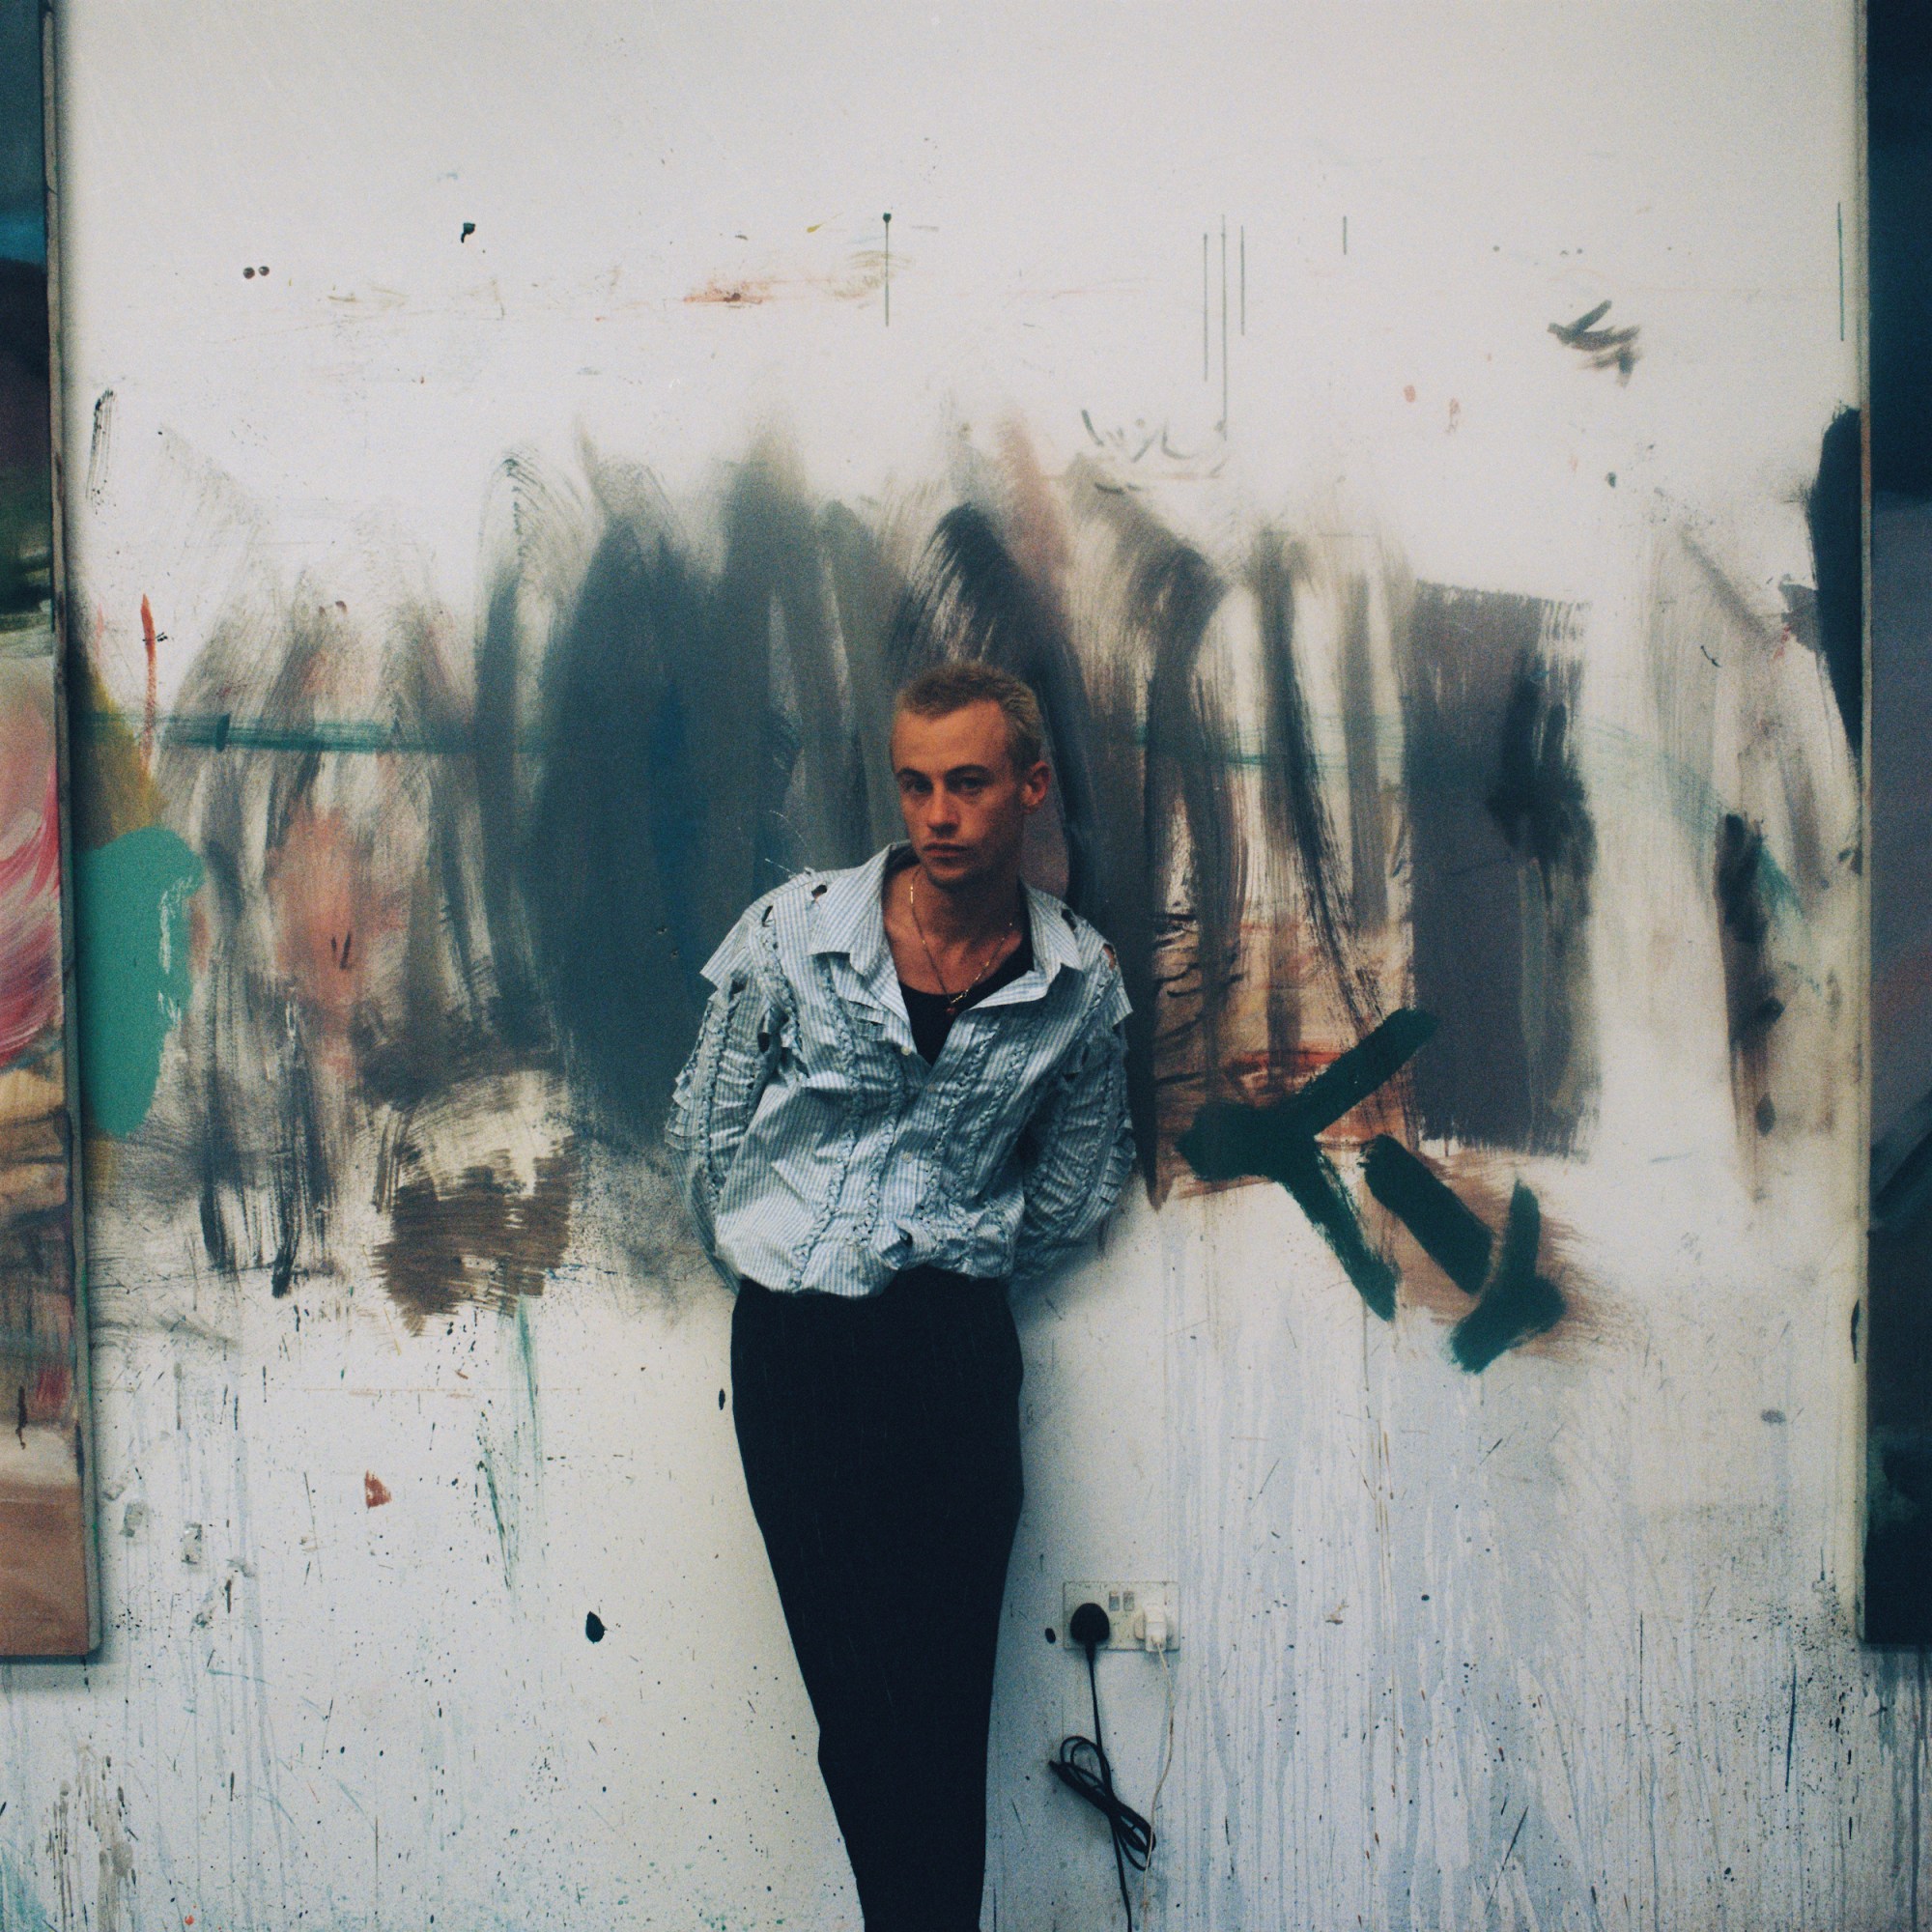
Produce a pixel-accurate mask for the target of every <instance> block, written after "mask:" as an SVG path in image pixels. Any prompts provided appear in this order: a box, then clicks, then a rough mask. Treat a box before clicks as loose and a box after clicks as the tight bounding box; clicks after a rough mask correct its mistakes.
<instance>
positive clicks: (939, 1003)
mask: <svg viewBox="0 0 1932 1932" xmlns="http://www.w3.org/2000/svg"><path fill="white" fill-rule="evenodd" d="M1032 970H1033V934H1032V933H1031V932H1030V931H1028V930H1027V929H1026V928H1025V927H1024V926H1022V927H1021V928H1020V943H1019V944H1018V945H1017V946H1015V947H1014V948H1013V950H1012V952H1010V953H1009V954H1008V956H1007V957H1006V958H1005V959H1003V960H1001V962H1000V963H999V965H998V966H996V967H995V968H994V969H993V970H992V972H990V973H988V974H987V975H986V977H985V978H984V979H983V980H980V983H979V984H978V985H977V986H975V987H974V988H973V990H972V991H971V992H970V993H968V994H967V995H966V997H965V998H964V999H963V1000H961V1001H960V1002H959V1005H958V1006H957V1007H956V1008H953V1007H952V1005H951V1002H950V998H949V996H948V995H947V994H945V993H922V992H921V991H920V990H919V988H918V987H917V986H908V985H907V984H906V982H905V981H904V980H900V981H899V991H900V993H901V994H903V995H904V998H905V1004H906V1018H907V1019H909V1020H910V1021H911V1022H912V1042H913V1044H914V1045H915V1046H916V1047H918V1048H919V1051H920V1057H921V1058H922V1059H923V1061H924V1062H925V1064H926V1065H928V1066H930V1065H932V1063H933V1062H934V1061H935V1060H937V1059H938V1058H939V1050H940V1048H941V1047H943V1046H944V1045H945V1044H946V1036H947V1035H948V1034H950V1033H951V1032H952V1022H953V1021H954V1020H955V1019H956V1018H957V1017H958V1016H959V1014H960V1013H963V1012H964V1011H965V1010H966V1009H967V1008H968V1007H977V1006H978V1005H979V1004H980V1001H981V1000H983V999H984V998H985V997H986V995H987V994H988V993H997V992H998V991H999V990H1000V988H1001V987H1002V986H1009V985H1011V984H1012V982H1013V981H1014V980H1017V979H1018V978H1019V977H1020V975H1021V974H1022V973H1029V972H1031V971H1032Z"/></svg>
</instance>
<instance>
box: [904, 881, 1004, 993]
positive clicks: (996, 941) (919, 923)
mask: <svg viewBox="0 0 1932 1932" xmlns="http://www.w3.org/2000/svg"><path fill="white" fill-rule="evenodd" d="M918 876H919V867H917V866H915V867H913V868H912V870H911V871H910V872H908V873H907V874H906V910H907V911H908V912H909V913H911V914H912V923H913V930H914V931H915V932H917V933H918V934H919V943H920V944H921V945H922V946H923V947H924V948H925V963H926V964H927V965H928V966H930V967H931V968H932V977H933V978H934V979H935V980H938V981H939V990H940V992H941V993H942V994H943V995H944V996H945V1000H946V1010H947V1013H948V1015H949V1016H951V1017H953V1018H956V1017H957V1016H958V1012H959V1009H960V1007H961V1005H962V1004H963V1003H964V1001H965V999H966V996H967V994H968V993H970V992H971V991H972V990H973V988H974V987H975V986H977V985H978V984H979V983H980V980H983V979H984V978H985V977H986V975H987V974H988V973H990V972H991V971H992V970H993V961H994V959H995V958H997V957H998V956H999V951H1000V948H1001V947H1003V946H1004V945H1005V944H1006V943H1007V935H1008V934H1009V932H1011V931H1012V929H1013V922H1012V919H1011V918H1010V916H1009V918H1008V920H1007V923H1006V924H1005V925H1003V926H1002V927H1001V928H1000V930H999V931H998V932H997V933H995V934H994V936H993V945H992V950H991V951H990V952H988V953H987V954H986V958H985V962H984V963H983V964H982V965H981V966H980V970H979V971H978V972H977V973H975V974H974V975H973V977H972V979H971V980H969V981H968V982H967V983H966V984H965V985H963V986H961V987H960V989H959V990H958V991H957V992H956V993H951V992H948V991H947V989H946V975H945V974H944V973H942V972H941V971H940V970H939V961H938V960H937V959H935V958H934V957H933V956H932V941H931V940H929V939H928V938H927V937H926V936H925V924H924V922H923V920H921V918H920V916H919V901H918V900H917V899H916V898H914V897H913V892H912V887H913V881H914V879H916V878H917V877H918Z"/></svg>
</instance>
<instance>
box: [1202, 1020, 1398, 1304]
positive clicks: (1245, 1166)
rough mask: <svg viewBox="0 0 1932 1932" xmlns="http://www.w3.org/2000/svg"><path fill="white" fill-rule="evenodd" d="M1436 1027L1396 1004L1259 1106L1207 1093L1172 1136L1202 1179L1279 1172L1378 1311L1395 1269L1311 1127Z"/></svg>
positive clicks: (1344, 1106)
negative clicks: (1302, 1080) (1296, 1083)
mask: <svg viewBox="0 0 1932 1932" xmlns="http://www.w3.org/2000/svg"><path fill="white" fill-rule="evenodd" d="M1434 1032H1435V1021H1434V1020H1433V1019H1431V1018H1430V1016H1429V1015H1428V1014H1427V1013H1421V1012H1417V1011H1415V1010H1414V1009H1413V1008H1408V1007H1405V1008H1403V1009H1400V1010H1399V1011H1397V1012H1393V1013H1391V1014H1390V1015H1389V1016H1388V1018H1387V1019H1385V1020H1384V1021H1383V1022H1382V1023H1381V1025H1380V1026H1378V1027H1377V1028H1376V1030H1375V1031H1374V1032H1373V1033H1371V1034H1369V1035H1368V1036H1367V1037H1366V1038H1364V1039H1362V1040H1361V1041H1359V1042H1358V1043H1357V1044H1356V1045H1354V1046H1352V1047H1350V1049H1349V1051H1348V1052H1347V1053H1345V1054H1343V1055H1342V1056H1341V1058H1340V1059H1338V1060H1336V1061H1335V1062H1333V1063H1332V1064H1331V1065H1328V1066H1325V1067H1323V1068H1322V1070H1321V1072H1320V1073H1318V1074H1317V1075H1316V1076H1315V1077H1314V1078H1313V1079H1312V1080H1310V1081H1309V1082H1307V1084H1306V1085H1305V1086H1303V1087H1302V1088H1301V1089H1300V1090H1299V1091H1298V1092H1297V1093H1295V1094H1293V1095H1292V1096H1291V1097H1290V1098H1288V1099H1286V1100H1277V1101H1275V1102H1274V1103H1272V1104H1271V1105H1269V1106H1266V1107H1242V1106H1236V1105H1232V1104H1230V1103H1227V1102H1223V1101H1215V1102H1212V1103H1210V1104H1209V1105H1208V1106H1206V1107H1203V1108H1202V1110H1201V1111H1200V1113H1198V1114H1197V1115H1196V1116H1195V1117H1194V1124H1193V1125H1192V1126H1190V1127H1189V1128H1188V1129H1187V1131H1186V1132H1185V1133H1184V1134H1182V1135H1181V1136H1180V1139H1179V1143H1178V1145H1179V1150H1180V1153H1181V1157H1182V1158H1183V1159H1184V1160H1185V1161H1186V1162H1187V1164H1188V1165H1189V1166H1190V1167H1191V1168H1193V1170H1194V1171H1195V1173H1196V1174H1198V1175H1199V1176H1200V1177H1201V1178H1202V1179H1204V1180H1239V1179H1244V1178H1246V1177H1248V1176H1251V1175H1252V1176H1258V1177H1260V1178H1261V1179H1265V1180H1275V1181H1279V1182H1280V1183H1281V1185H1282V1186H1284V1187H1285V1188H1287V1189H1288V1191H1289V1193H1290V1194H1292V1195H1293V1197H1294V1201H1295V1205H1296V1206H1297V1207H1298V1208H1300V1209H1301V1211H1302V1212H1303V1213H1304V1214H1306V1215H1307V1216H1308V1218H1309V1221H1310V1222H1311V1223H1312V1224H1313V1226H1314V1228H1315V1230H1316V1232H1317V1233H1318V1234H1319V1235H1321V1238H1322V1239H1323V1240H1324V1241H1326V1242H1327V1243H1328V1245H1329V1247H1330V1249H1332V1250H1333V1252H1334V1255H1335V1259H1336V1260H1337V1261H1339V1262H1340V1263H1341V1264H1342V1266H1343V1267H1344V1268H1345V1269H1346V1270H1347V1272H1348V1276H1349V1279H1350V1281H1351V1282H1353V1283H1354V1285H1355V1291H1356V1293H1358V1294H1360V1295H1361V1297H1362V1299H1363V1300H1364V1301H1365V1302H1367V1303H1368V1305H1369V1307H1370V1308H1371V1309H1373V1310H1374V1311H1375V1313H1376V1314H1378V1315H1379V1316H1380V1317H1381V1319H1382V1320H1383V1321H1394V1320H1395V1288H1396V1273H1395V1269H1394V1268H1393V1267H1392V1266H1391V1265H1390V1264H1389V1263H1388V1262H1387V1261H1386V1260H1385V1259H1384V1258H1383V1257H1382V1256H1380V1255H1378V1253H1376V1251H1375V1249H1374V1248H1372V1247H1371V1246H1370V1245H1369V1240H1368V1236H1366V1235H1365V1234H1364V1233H1363V1231H1362V1223H1361V1217H1360V1216H1359V1215H1358V1214H1357V1213H1356V1212H1355V1204H1354V1202H1353V1201H1352V1200H1350V1197H1349V1191H1348V1189H1347V1188H1345V1187H1344V1186H1343V1185H1342V1181H1341V1177H1340V1176H1339V1175H1338V1174H1337V1173H1336V1172H1335V1167H1334V1163H1333V1162H1332V1161H1330V1160H1329V1158H1328V1156H1327V1155H1326V1154H1325V1153H1323V1152H1322V1151H1321V1148H1320V1147H1319V1146H1318V1145H1317V1144H1316V1139H1315V1137H1316V1135H1317V1134H1319V1133H1321V1132H1322V1131H1323V1130H1324V1129H1325V1128H1328V1127H1331V1126H1333V1125H1334V1124H1335V1122H1337V1121H1339V1120H1340V1119H1341V1118H1342V1117H1343V1115H1345V1114H1347V1113H1348V1112H1350V1109H1351V1108H1354V1107H1357V1106H1359V1105H1360V1104H1361V1103H1362V1102H1363V1101H1364V1100H1366V1099H1367V1098H1368V1097H1369V1095H1370V1094H1373V1093H1375V1091H1376V1090H1377V1089H1378V1087H1380V1086H1382V1085H1383V1084H1384V1083H1385V1082H1386V1081H1387V1080H1388V1079H1389V1078H1390V1077H1391V1076H1392V1075H1393V1074H1395V1073H1396V1072H1397V1071H1399V1070H1400V1068H1401V1067H1402V1066H1403V1065H1405V1064H1406V1062H1407V1061H1408V1060H1409V1059H1411V1058H1412V1057H1413V1055H1414V1054H1415V1053H1416V1051H1417V1050H1418V1049H1419V1048H1420V1047H1421V1046H1422V1045H1423V1044H1424V1042H1425V1041H1427V1040H1428V1038H1429V1037H1430V1036H1431V1035H1432V1034H1433V1033H1434Z"/></svg>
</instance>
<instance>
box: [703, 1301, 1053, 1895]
mask: <svg viewBox="0 0 1932 1932" xmlns="http://www.w3.org/2000/svg"><path fill="white" fill-rule="evenodd" d="M1020 1375H1021V1369H1020V1350H1019V1338H1018V1336H1017V1335H1016V1334H1015V1333H1014V1330H1013V1318H1012V1312H1011V1309H1010V1308H1009V1305H1008V1302H1007V1291H1006V1284H1005V1283H1004V1282H996V1281H974V1280H969V1279H968V1278H967V1277H965V1276H963V1275H952V1274H946V1273H943V1272H941V1271H939V1270H937V1269H930V1268H921V1269H915V1270H913V1271H911V1272H910V1273H907V1274H903V1275H899V1276H897V1277H896V1278H895V1280H894V1281H893V1282H892V1284H891V1285H890V1286H889V1287H888V1288H887V1289H886V1290H885V1291H884V1292H883V1293H880V1294H878V1295H875V1296H871V1297H869V1298H867V1299H864V1300H855V1299H848V1298H846V1297H843V1296H838V1295H829V1294H818V1293H790V1294H775V1293H772V1292H771V1291H770V1290H768V1289H765V1288H761V1287H760V1286H759V1285H758V1284H757V1283H756V1282H751V1281H748V1282H746V1283H745V1284H744V1285H743V1286H742V1287H741V1289H740V1290H739V1293H738V1305H737V1307H736V1309H735V1310H734V1311H733V1314H732V1320H731V1387H732V1410H733V1419H734V1420H735V1422H736V1425H737V1432H738V1451H739V1454H740V1456H741V1457H742V1458H743V1460H744V1464H745V1482H746V1487H747V1488H748V1489H749V1490H750V1492H751V1496H752V1508H753V1513H754V1514H755V1515H756V1517H757V1520H758V1527H759V1529H760V1530H761V1531H762V1532H763V1533H764V1539H765V1548H766V1551H767V1552H768V1553H769V1555H770V1557H771V1563H772V1574H773V1576H774V1577H776V1578H777V1579H778V1586H779V1600H780V1602H781V1604H782V1605H784V1614H785V1623H786V1625H787V1626H788V1627H789V1629H790V1631H791V1642H792V1649H793V1650H794V1651H795V1652H796V1653H797V1656H798V1663H799V1669H800V1671H801V1672H802V1673H803V1675H804V1677H805V1688H806V1690H807V1691H808V1692H809V1693H810V1698H811V1708H812V1711H813V1713H814V1714H815V1715H816V1717H817V1719H818V1763H819V1769H820V1770H821V1771H822V1772H823V1773H824V1776H825V1785H826V1789H827V1790H828V1791H829V1792H830V1793H831V1795H832V1806H833V1809H834V1811H835V1812H836V1813H837V1814H838V1826H839V1830H840V1831H841V1832H842V1833H844V1836H845V1849H846V1852H847V1854H848V1855H849V1856H850V1858H851V1861H852V1872H853V1876H854V1877H855V1878H856V1879H857V1880H858V1885H859V1903H860V1905H861V1907H862V1908H863V1909H864V1912H865V1918H866V1932H913V1928H917V1932H977V1928H978V1926H979V1923H980V1889H981V1887H982V1885H983V1883H984V1878H985V1865H986V1731H987V1724H988V1721H989V1718H990V1713H991V1710H992V1699H993V1654H994V1647H995V1645H996V1643H997V1640H998V1636H999V1623H1000V1607H1001V1603H1002V1600H1003V1598H1004V1597H1005V1594H1006V1584H1007V1559H1008V1557H1009V1555H1010V1554H1011V1551H1012V1544H1013V1531H1014V1528H1015V1526H1016V1525H1017V1523H1018V1521H1019V1512H1020V1440H1019V1387H1020Z"/></svg>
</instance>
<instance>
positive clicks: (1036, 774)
mask: <svg viewBox="0 0 1932 1932" xmlns="http://www.w3.org/2000/svg"><path fill="white" fill-rule="evenodd" d="M1052 783H1053V767H1052V766H1051V765H1049V764H1048V763H1047V762H1046V760H1045V759H1044V758H1042V759H1041V760H1040V761H1039V763H1038V764H1037V765H1036V766H1034V768H1033V770H1032V771H1030V772H1029V773H1027V775H1026V777H1025V778H1023V779H1021V781H1020V803H1021V804H1022V805H1023V806H1024V807H1025V808H1026V809H1027V810H1029V811H1037V810H1039V808H1040V807H1041V806H1043V805H1044V804H1045V803H1046V794H1047V792H1048V791H1049V789H1051V787H1052Z"/></svg>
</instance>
